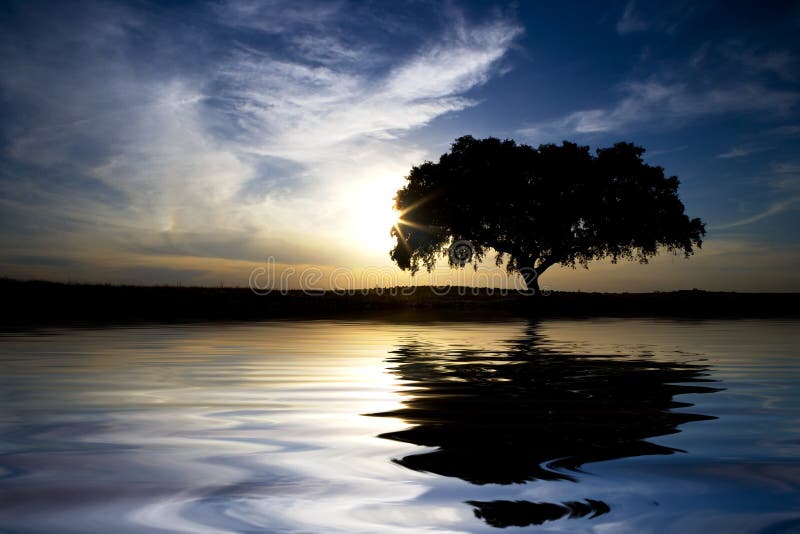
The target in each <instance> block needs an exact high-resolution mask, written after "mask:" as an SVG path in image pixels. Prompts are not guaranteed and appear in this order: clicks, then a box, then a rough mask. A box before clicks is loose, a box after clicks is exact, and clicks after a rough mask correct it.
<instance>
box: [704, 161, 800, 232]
mask: <svg viewBox="0 0 800 534" xmlns="http://www.w3.org/2000/svg"><path fill="white" fill-rule="evenodd" d="M770 171H771V173H770V175H769V177H768V179H767V180H766V186H767V189H768V191H769V194H770V196H771V197H773V200H771V201H770V202H769V203H768V204H767V206H766V207H765V208H764V209H762V210H761V211H758V212H757V213H755V214H753V215H749V216H747V217H743V218H741V219H739V220H736V221H733V222H730V223H725V224H721V225H717V226H713V227H711V228H710V229H711V230H728V229H730V228H738V227H740V226H746V225H748V224H752V223H755V222H758V221H761V220H764V219H766V218H768V217H772V216H774V215H778V214H780V213H784V212H787V211H790V210H793V209H795V208H796V207H797V206H799V205H800V163H799V162H797V161H782V162H773V163H772V164H770Z"/></svg>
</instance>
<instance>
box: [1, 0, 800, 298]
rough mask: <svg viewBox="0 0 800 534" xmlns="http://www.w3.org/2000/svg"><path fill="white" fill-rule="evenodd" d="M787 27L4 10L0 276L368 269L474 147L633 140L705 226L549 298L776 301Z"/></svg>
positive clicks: (457, 6) (484, 6) (396, 13)
mask: <svg viewBox="0 0 800 534" xmlns="http://www.w3.org/2000/svg"><path fill="white" fill-rule="evenodd" d="M798 30H800V5H798V4H797V3H790V2H760V3H757V4H756V3H752V2H750V3H744V2H742V3H739V2H717V3H714V2H696V3H691V2H684V3H681V2H677V3H670V5H669V6H667V5H664V4H663V3H655V2H654V3H646V2H625V1H623V2H586V3H570V2H557V3H544V2H522V3H518V4H516V3H513V4H495V3H488V2H487V3H483V2H482V3H462V2H446V3H422V2H408V3H403V2H391V3H390V2H368V3H366V2H365V3H356V2H325V3H313V2H308V3H306V2H303V3H299V2H255V1H249V0H248V1H244V0H238V1H230V2H168V3H156V2H143V1H139V2H120V3H112V2H98V3H91V2H81V3H77V2H75V3H71V2H4V3H3V5H2V6H0V67H2V70H3V72H4V75H3V77H2V79H1V80H0V99H2V106H0V110H1V111H0V158H1V159H2V168H1V169H0V221H2V228H0V242H2V254H0V274H5V275H8V276H14V277H20V278H49V279H57V280H87V281H88V280H91V281H100V282H133V283H175V282H181V283H185V284H192V283H217V282H224V283H226V284H235V285H244V284H246V283H247V276H248V273H249V272H250V271H251V270H252V268H253V267H254V266H255V265H259V264H260V263H263V261H264V259H265V258H266V257H268V256H272V257H274V258H276V261H277V262H278V263H279V264H280V265H281V266H283V267H289V266H294V267H299V266H305V265H314V266H319V267H320V268H323V269H334V268H363V267H364V266H366V265H370V266H377V267H380V268H386V269H389V268H391V264H390V263H389V260H388V249H389V247H390V246H391V243H390V241H389V240H388V236H387V231H388V228H384V226H386V224H385V223H386V220H387V216H388V217H391V213H390V211H389V207H390V205H391V198H392V196H393V192H394V191H395V190H396V189H397V188H398V187H399V186H400V185H402V178H403V176H404V175H405V174H406V173H407V171H408V170H409V169H410V167H411V165H414V164H417V163H420V162H422V161H424V160H425V159H435V158H437V157H438V155H439V154H441V153H442V152H444V151H446V150H447V148H448V146H449V144H450V143H451V142H452V141H453V139H454V138H455V137H457V136H460V135H464V134H472V135H475V136H488V135H493V136H497V137H503V138H505V137H509V138H514V139H516V140H518V141H520V142H526V143H529V144H534V145H537V144H539V143H543V142H558V141H560V140H562V139H569V140H574V141H577V142H580V143H583V144H587V145H591V146H592V147H597V146H606V145H609V144H611V143H613V142H616V141H620V140H626V141H633V142H636V143H638V144H640V145H642V146H644V147H645V148H647V150H648V152H647V154H646V158H647V160H648V161H649V162H651V163H654V164H658V165H662V166H664V167H665V169H666V172H667V173H668V174H675V175H677V176H679V178H680V179H681V182H682V186H681V196H682V198H683V200H684V203H685V204H686V207H687V211H688V213H689V214H690V216H699V217H701V218H703V219H704V220H705V221H706V222H707V225H708V236H707V239H706V242H705V244H704V247H703V250H702V252H700V253H699V254H698V255H696V256H695V257H693V258H692V259H691V260H688V261H685V260H683V259H680V258H678V259H676V258H672V257H665V258H661V259H658V260H656V261H654V262H653V263H652V264H651V265H647V266H640V265H636V264H633V265H616V266H611V265H608V264H604V263H601V264H598V265H593V266H591V267H590V269H589V271H586V272H584V271H582V270H580V269H579V270H578V271H572V270H569V269H563V270H557V271H554V272H553V273H552V274H551V273H550V272H548V273H547V276H548V278H550V279H551V281H552V284H553V286H554V287H557V288H559V289H583V290H594V289H600V290H625V289H630V290H648V289H676V288H686V287H701V288H708V289H740V290H797V289H800V274H798V273H800V254H798V252H797V250H798V237H797V232H796V230H795V229H796V228H797V227H798V223H799V222H800V220H799V219H800V151H798V148H800V62H799V59H798V58H800V50H798V48H800V47H799V46H798V39H797V38H796V36H797V34H798ZM365 206H366V207H365Z"/></svg>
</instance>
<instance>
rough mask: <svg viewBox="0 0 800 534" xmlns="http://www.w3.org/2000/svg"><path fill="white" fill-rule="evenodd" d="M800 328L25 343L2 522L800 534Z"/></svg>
mask: <svg viewBox="0 0 800 534" xmlns="http://www.w3.org/2000/svg"><path fill="white" fill-rule="evenodd" d="M798 326H800V323H798V322H796V321H761V320H752V321H751V320H747V321H745V320H741V321H706V322H680V321H661V320H659V321H649V320H630V319H625V320H592V321H575V320H547V321H541V322H535V323H529V322H526V321H518V322H494V323H493V322H483V323H477V322H475V323H467V322H460V323H411V322H395V323H390V322H323V321H306V322H266V323H247V324H233V323H232V324H220V323H215V324H204V325H193V326H174V325H170V326H148V327H138V328H108V329H97V330H93V329H54V330H45V331H41V330H39V331H32V332H22V333H7V334H4V335H2V336H0V365H1V366H2V367H1V368H2V370H3V373H2V378H0V395H1V396H2V397H1V398H0V400H1V401H2V404H0V531H1V532H59V533H61V532H115V533H123V532H142V531H151V532H207V533H218V532H326V533H327V532H425V531H436V532H497V528H498V527H512V526H515V525H516V526H520V527H526V528H528V529H532V530H535V529H540V530H551V531H565V530H566V531H570V532H575V531H588V532H591V531H596V532H648V531H657V532H665V531H666V532H670V531H671V532H680V533H682V534H683V533H687V532H798V531H800V492H799V491H798V489H800V388H799V386H800V370H799V369H800V368H799V367H798V364H797V351H798V348H797V347H798V342H800V328H798ZM511 530H512V531H516V530H519V529H511Z"/></svg>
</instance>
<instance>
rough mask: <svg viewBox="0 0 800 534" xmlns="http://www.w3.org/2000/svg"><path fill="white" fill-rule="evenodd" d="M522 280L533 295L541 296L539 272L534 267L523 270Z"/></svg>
mask: <svg viewBox="0 0 800 534" xmlns="http://www.w3.org/2000/svg"><path fill="white" fill-rule="evenodd" d="M521 272H522V278H523V280H525V285H526V286H527V288H528V293H530V294H531V295H539V272H538V271H537V270H536V269H534V268H533V267H527V268H524V269H521Z"/></svg>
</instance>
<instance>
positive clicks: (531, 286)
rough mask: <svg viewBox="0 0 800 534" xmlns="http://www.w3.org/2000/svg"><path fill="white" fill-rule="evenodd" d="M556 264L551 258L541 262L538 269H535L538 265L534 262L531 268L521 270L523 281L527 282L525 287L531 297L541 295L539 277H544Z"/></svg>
mask: <svg viewBox="0 0 800 534" xmlns="http://www.w3.org/2000/svg"><path fill="white" fill-rule="evenodd" d="M554 263H556V262H555V261H553V260H552V259H550V258H547V259H544V260H541V261H540V262H539V266H538V267H533V265H536V261H532V262H531V263H530V265H531V267H523V268H522V269H520V273H521V274H522V278H523V280H525V285H526V286H527V287H528V294H530V295H541V294H542V293H541V290H540V289H539V277H540V276H542V273H543V272H545V271H546V270H547V269H548V268H549V267H550V266H551V265H553V264H554Z"/></svg>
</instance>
